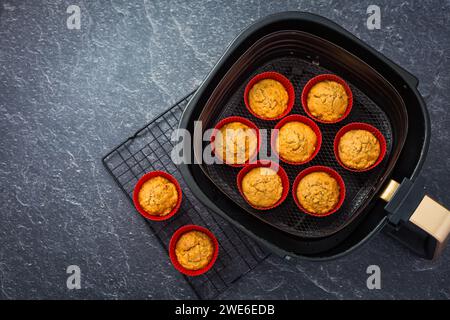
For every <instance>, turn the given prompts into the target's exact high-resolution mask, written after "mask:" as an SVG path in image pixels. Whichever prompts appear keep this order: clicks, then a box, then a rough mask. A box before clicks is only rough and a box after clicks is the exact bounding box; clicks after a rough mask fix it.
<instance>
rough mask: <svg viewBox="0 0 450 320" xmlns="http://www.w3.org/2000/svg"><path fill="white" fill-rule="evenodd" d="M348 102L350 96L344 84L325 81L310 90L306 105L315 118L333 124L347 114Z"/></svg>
mask: <svg viewBox="0 0 450 320" xmlns="http://www.w3.org/2000/svg"><path fill="white" fill-rule="evenodd" d="M348 102H349V99H348V95H347V92H346V91H345V88H344V86H343V85H342V84H340V83H339V82H336V81H332V80H324V81H320V82H318V83H316V84H315V85H314V86H313V87H312V88H311V89H310V90H309V92H308V96H307V103H306V104H307V108H308V110H309V112H310V113H311V115H312V116H313V117H315V118H317V119H319V120H323V121H330V122H331V121H336V120H338V119H339V118H341V117H342V116H343V115H344V114H345V111H346V110H347V107H348Z"/></svg>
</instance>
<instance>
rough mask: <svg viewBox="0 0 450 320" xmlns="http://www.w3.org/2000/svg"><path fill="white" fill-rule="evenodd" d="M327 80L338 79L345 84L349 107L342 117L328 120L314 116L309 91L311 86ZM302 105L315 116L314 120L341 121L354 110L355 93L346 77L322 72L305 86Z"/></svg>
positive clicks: (337, 80)
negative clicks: (309, 107) (309, 103)
mask: <svg viewBox="0 0 450 320" xmlns="http://www.w3.org/2000/svg"><path fill="white" fill-rule="evenodd" d="M325 80H330V81H336V82H338V83H340V84H342V85H343V86H344V89H345V92H346V93H347V96H348V105H347V109H346V110H345V113H344V114H343V115H342V117H340V118H339V119H336V120H333V121H326V120H322V119H318V118H316V117H314V116H313V115H312V114H311V113H310V112H309V109H308V101H307V100H308V93H309V91H310V90H311V88H312V87H313V86H314V85H315V84H317V83H319V82H321V81H325ZM302 106H303V110H305V112H306V114H307V115H308V116H310V117H311V118H313V119H314V120H316V121H318V122H321V123H337V122H339V121H342V120H344V119H345V118H346V117H347V116H348V115H349V114H350V111H351V110H352V107H353V93H352V90H351V89H350V87H349V85H348V84H347V82H345V80H344V79H342V78H340V77H338V76H337V75H334V74H321V75H318V76H316V77H314V78H312V79H310V80H309V81H308V82H307V83H306V85H305V87H304V88H303V91H302Z"/></svg>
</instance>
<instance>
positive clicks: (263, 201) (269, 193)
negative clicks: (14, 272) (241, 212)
mask: <svg viewBox="0 0 450 320" xmlns="http://www.w3.org/2000/svg"><path fill="white" fill-rule="evenodd" d="M241 187H242V192H243V193H244V196H245V198H246V199H247V201H248V202H250V203H251V204H252V205H254V206H255V207H261V208H267V207H271V206H273V205H274V204H275V203H277V202H278V200H280V199H281V195H282V193H283V184H282V182H281V178H280V176H279V175H278V174H277V172H276V171H275V170H273V169H271V168H266V167H258V168H254V169H252V170H250V171H249V172H248V173H247V174H246V175H245V176H244V178H243V179H242V186H241Z"/></svg>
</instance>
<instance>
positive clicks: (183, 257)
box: [175, 230, 214, 270]
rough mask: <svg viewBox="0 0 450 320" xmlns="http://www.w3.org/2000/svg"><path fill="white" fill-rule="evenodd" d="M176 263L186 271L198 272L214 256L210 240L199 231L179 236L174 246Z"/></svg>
mask: <svg viewBox="0 0 450 320" xmlns="http://www.w3.org/2000/svg"><path fill="white" fill-rule="evenodd" d="M175 255H176V257H177V260H178V262H179V263H180V264H181V265H182V266H183V267H184V268H186V269H188V270H199V269H202V268H204V267H206V266H207V265H208V263H209V262H210V261H211V259H212V258H213V255H214V244H213V241H212V240H211V238H210V237H209V236H208V235H206V234H205V233H203V232H201V231H196V230H193V231H189V232H186V233H184V234H182V235H181V237H180V238H179V239H178V241H177V243H176V245H175Z"/></svg>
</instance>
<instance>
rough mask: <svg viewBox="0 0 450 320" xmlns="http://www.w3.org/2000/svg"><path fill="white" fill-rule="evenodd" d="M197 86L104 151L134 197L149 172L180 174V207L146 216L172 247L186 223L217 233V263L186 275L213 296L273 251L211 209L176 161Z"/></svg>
mask: <svg viewBox="0 0 450 320" xmlns="http://www.w3.org/2000/svg"><path fill="white" fill-rule="evenodd" d="M194 92H195V91H194ZM194 92H191V93H190V94H188V95H187V96H185V97H184V98H182V99H181V100H180V101H178V102H177V103H175V104H174V105H173V106H172V107H171V108H169V109H168V110H167V111H165V112H164V113H162V114H160V115H159V116H158V117H156V118H155V119H154V120H153V121H151V122H150V123H148V124H147V125H146V126H144V127H143V128H141V129H139V130H138V131H137V132H136V133H135V134H134V135H133V136H131V137H129V138H128V139H127V140H125V141H124V142H123V143H121V144H120V145H118V146H117V147H115V148H114V149H113V150H111V152H109V153H108V154H107V155H105V156H104V157H103V159H102V162H103V165H104V166H105V168H106V169H107V171H108V172H109V173H110V174H111V176H112V177H113V179H114V181H115V182H116V183H117V184H118V185H119V187H120V188H121V189H122V191H123V192H124V193H125V194H126V195H127V197H128V199H129V201H130V202H131V203H132V202H133V200H132V194H133V189H134V186H135V184H136V182H137V181H138V180H139V178H140V177H141V176H143V175H144V174H145V173H147V172H150V171H154V170H163V171H166V172H168V173H170V174H171V175H173V176H174V177H175V178H176V179H177V180H178V182H179V183H180V186H181V188H182V190H183V201H182V204H181V208H180V211H179V212H178V213H177V214H176V215H175V216H174V217H172V218H171V219H169V220H168V221H162V222H154V221H149V220H145V221H146V222H147V224H148V225H149V227H150V230H151V231H152V232H153V233H154V234H155V235H156V236H157V238H158V239H159V241H160V242H161V245H162V246H163V247H164V248H165V250H166V251H167V252H168V246H169V242H170V238H171V237H172V235H173V233H174V232H175V231H176V230H177V229H178V228H180V227H182V226H184V225H187V224H196V225H200V226H204V227H206V228H208V229H209V230H211V232H213V233H214V235H215V236H216V237H217V240H218V241H219V256H218V259H217V261H216V263H215V264H214V266H213V268H211V269H210V270H209V271H208V272H207V273H205V274H203V275H200V276H197V277H188V276H184V275H183V277H184V278H185V280H186V281H187V283H188V284H189V285H190V286H191V287H192V289H193V291H194V293H195V294H196V296H197V298H199V299H214V298H216V297H217V296H219V295H220V294H221V293H223V292H225V291H226V290H227V289H228V288H230V287H231V286H232V284H233V283H235V282H236V281H237V280H239V279H240V278H242V276H244V275H245V274H246V273H248V272H249V271H251V270H253V269H254V268H255V267H256V266H257V265H259V264H260V263H261V262H262V261H263V260H264V259H266V258H267V257H268V256H269V253H268V252H267V251H266V250H265V249H263V248H262V247H260V246H259V245H258V244H257V243H255V242H254V241H253V240H251V239H250V238H248V237H247V236H246V235H244V234H243V233H242V232H241V231H239V230H237V229H236V228H234V227H232V226H231V225H230V224H228V223H227V222H226V221H224V220H223V219H222V218H220V217H219V216H217V215H215V214H214V213H212V212H210V211H209V210H208V209H206V207H205V206H204V205H203V204H202V203H201V202H199V201H198V200H197V199H196V198H195V196H194V195H193V194H192V192H191V191H190V190H189V188H188V187H187V185H186V183H185V182H184V180H183V178H182V176H181V174H180V172H179V171H178V168H177V167H176V165H174V164H173V162H172V161H171V158H170V153H171V151H172V149H173V144H172V142H171V135H172V132H173V131H174V130H175V129H176V128H177V127H178V122H179V120H180V117H181V115H182V113H183V110H184V108H185V107H186V105H187V103H188V102H189V100H190V98H191V96H192V95H193V93H194ZM136 214H138V213H137V212H136ZM167 259H169V256H167Z"/></svg>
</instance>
